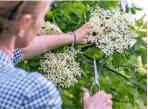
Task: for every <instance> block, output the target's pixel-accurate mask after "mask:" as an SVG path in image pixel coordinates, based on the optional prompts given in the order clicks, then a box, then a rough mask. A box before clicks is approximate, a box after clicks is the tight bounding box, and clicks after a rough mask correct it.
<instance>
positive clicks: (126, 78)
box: [83, 54, 147, 93]
mask: <svg viewBox="0 0 148 109" xmlns="http://www.w3.org/2000/svg"><path fill="white" fill-rule="evenodd" d="M83 55H84V56H85V57H87V58H89V59H91V60H92V61H93V58H91V57H89V56H87V55H86V54H83ZM97 63H98V61H97ZM104 68H106V69H108V70H109V71H111V72H113V73H116V74H117V75H119V76H121V77H123V78H124V79H125V80H127V81H129V82H130V79H129V78H128V77H126V76H125V75H122V74H121V73H119V72H117V71H115V70H113V69H111V68H109V67H107V66H104ZM130 83H131V82H130ZM131 84H133V83H131ZM133 85H134V86H136V87H137V88H139V89H140V90H142V91H144V92H145V93H147V91H146V90H144V89H143V88H141V87H140V86H139V85H137V84H133Z"/></svg>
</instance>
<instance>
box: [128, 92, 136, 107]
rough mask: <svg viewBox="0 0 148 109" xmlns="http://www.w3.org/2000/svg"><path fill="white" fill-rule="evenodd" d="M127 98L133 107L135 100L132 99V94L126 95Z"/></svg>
mask: <svg viewBox="0 0 148 109" xmlns="http://www.w3.org/2000/svg"><path fill="white" fill-rule="evenodd" d="M128 98H129V102H130V103H131V104H132V105H133V106H135V100H134V99H135V98H134V95H133V94H131V93H128Z"/></svg>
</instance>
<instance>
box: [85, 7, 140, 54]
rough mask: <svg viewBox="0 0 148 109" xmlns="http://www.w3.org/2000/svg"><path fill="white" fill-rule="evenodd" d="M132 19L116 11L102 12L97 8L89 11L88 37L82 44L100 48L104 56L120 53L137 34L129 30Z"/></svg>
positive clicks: (102, 10)
mask: <svg viewBox="0 0 148 109" xmlns="http://www.w3.org/2000/svg"><path fill="white" fill-rule="evenodd" d="M129 25H131V26H133V25H134V23H133V19H132V18H131V17H130V16H128V15H127V14H124V13H122V12H120V11H119V10H118V9H113V8H112V9H110V10H104V9H102V8H100V7H98V6H96V7H95V9H93V10H91V16H90V19H89V22H88V26H89V35H88V36H87V39H85V40H84V43H87V42H90V43H93V44H95V45H96V47H98V48H100V49H101V50H102V51H103V52H104V53H105V54H106V56H108V55H111V54H113V53H114V51H118V52H120V53H122V51H123V50H125V49H127V48H128V45H130V44H131V43H132V42H134V41H135V38H136V37H137V34H136V33H135V32H134V31H133V30H131V29H130V27H129Z"/></svg>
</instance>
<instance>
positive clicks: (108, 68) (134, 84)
mask: <svg viewBox="0 0 148 109" xmlns="http://www.w3.org/2000/svg"><path fill="white" fill-rule="evenodd" d="M104 67H105V68H106V69H108V70H110V71H111V72H114V73H116V74H118V75H120V76H121V77H123V78H124V79H126V80H127V81H129V82H130V79H129V78H127V77H126V76H124V75H122V74H121V73H118V72H117V71H115V70H113V69H110V68H109V67H106V66H104ZM130 83H131V82H130ZM131 84H133V83H131ZM133 85H134V86H136V87H137V88H139V89H140V90H142V91H144V92H145V93H147V91H146V90H144V89H143V88H141V87H140V86H139V85H137V84H133Z"/></svg>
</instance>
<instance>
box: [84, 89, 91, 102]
mask: <svg viewBox="0 0 148 109" xmlns="http://www.w3.org/2000/svg"><path fill="white" fill-rule="evenodd" d="M90 96H91V95H90V91H89V90H88V89H86V88H84V89H83V102H84V103H85V102H86V101H87V100H88V99H89V98H90Z"/></svg>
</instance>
